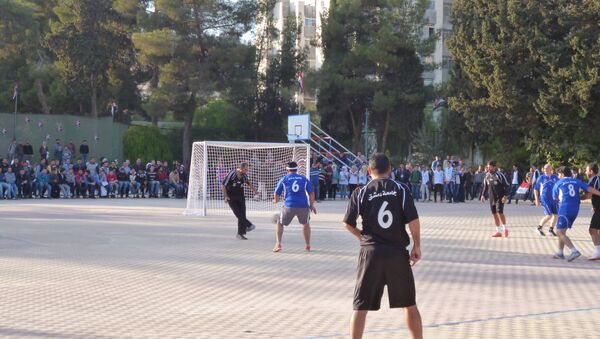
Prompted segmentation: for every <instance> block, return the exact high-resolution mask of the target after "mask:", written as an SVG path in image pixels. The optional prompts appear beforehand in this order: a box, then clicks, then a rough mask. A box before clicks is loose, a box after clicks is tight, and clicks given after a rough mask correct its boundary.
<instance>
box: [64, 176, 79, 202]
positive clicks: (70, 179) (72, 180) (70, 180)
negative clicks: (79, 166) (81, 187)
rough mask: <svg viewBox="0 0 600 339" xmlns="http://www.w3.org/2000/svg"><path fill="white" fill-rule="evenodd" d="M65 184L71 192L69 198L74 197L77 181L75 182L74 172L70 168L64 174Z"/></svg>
mask: <svg viewBox="0 0 600 339" xmlns="http://www.w3.org/2000/svg"><path fill="white" fill-rule="evenodd" d="M65 184H66V185H67V186H69V192H70V193H71V194H70V195H69V196H70V197H71V199H73V198H75V190H76V187H77V183H76V182H75V172H74V171H73V169H70V170H69V172H68V173H67V174H66V176H65Z"/></svg>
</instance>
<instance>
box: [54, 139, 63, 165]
mask: <svg viewBox="0 0 600 339" xmlns="http://www.w3.org/2000/svg"><path fill="white" fill-rule="evenodd" d="M52 154H53V155H54V159H58V160H59V161H60V160H62V154H63V146H62V144H61V142H60V139H56V142H55V143H54V146H52Z"/></svg>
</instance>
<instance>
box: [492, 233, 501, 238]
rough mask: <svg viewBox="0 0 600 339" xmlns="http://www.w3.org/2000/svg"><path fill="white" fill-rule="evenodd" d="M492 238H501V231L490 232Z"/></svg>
mask: <svg viewBox="0 0 600 339" xmlns="http://www.w3.org/2000/svg"><path fill="white" fill-rule="evenodd" d="M492 238H502V233H501V232H496V233H494V234H492Z"/></svg>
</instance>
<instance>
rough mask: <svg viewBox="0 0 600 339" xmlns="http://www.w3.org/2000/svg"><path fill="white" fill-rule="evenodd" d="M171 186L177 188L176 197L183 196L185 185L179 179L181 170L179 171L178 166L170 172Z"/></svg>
mask: <svg viewBox="0 0 600 339" xmlns="http://www.w3.org/2000/svg"><path fill="white" fill-rule="evenodd" d="M169 188H173V189H174V190H175V192H174V196H175V197H177V198H182V197H183V185H181V182H180V180H179V171H177V169H176V168H174V169H173V171H172V172H171V174H169ZM167 194H168V193H167Z"/></svg>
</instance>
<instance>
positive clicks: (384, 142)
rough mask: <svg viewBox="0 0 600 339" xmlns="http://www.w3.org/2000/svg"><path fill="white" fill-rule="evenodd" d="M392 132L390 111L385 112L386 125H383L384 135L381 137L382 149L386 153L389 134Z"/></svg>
mask: <svg viewBox="0 0 600 339" xmlns="http://www.w3.org/2000/svg"><path fill="white" fill-rule="evenodd" d="M389 133H390V112H389V111H388V112H386V113H385V125H384V126H383V136H382V137H381V151H380V152H382V153H385V148H386V147H387V139H388V134H389Z"/></svg>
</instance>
